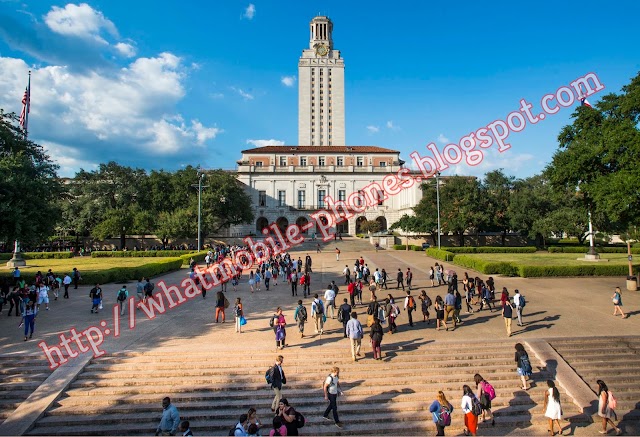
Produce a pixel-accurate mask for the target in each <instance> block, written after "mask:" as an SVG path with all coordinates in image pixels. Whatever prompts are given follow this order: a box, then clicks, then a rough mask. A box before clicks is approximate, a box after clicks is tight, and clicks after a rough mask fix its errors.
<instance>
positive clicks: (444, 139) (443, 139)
mask: <svg viewBox="0 0 640 437" xmlns="http://www.w3.org/2000/svg"><path fill="white" fill-rule="evenodd" d="M438 142H439V143H442V144H448V143H449V138H447V137H445V136H444V135H443V134H440V135H438Z"/></svg>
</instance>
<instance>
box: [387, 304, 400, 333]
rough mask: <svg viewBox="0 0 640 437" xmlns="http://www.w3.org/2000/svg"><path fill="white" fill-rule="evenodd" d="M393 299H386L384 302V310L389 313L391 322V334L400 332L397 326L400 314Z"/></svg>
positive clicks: (388, 318) (388, 316)
mask: <svg viewBox="0 0 640 437" xmlns="http://www.w3.org/2000/svg"><path fill="white" fill-rule="evenodd" d="M391 299H393V298H389V297H388V298H386V299H385V300H384V303H385V305H384V310H385V312H386V313H387V320H388V321H389V334H393V333H394V332H397V331H398V326H397V325H396V317H398V314H397V312H396V308H397V306H396V305H395V304H394V303H393V302H392V301H391Z"/></svg>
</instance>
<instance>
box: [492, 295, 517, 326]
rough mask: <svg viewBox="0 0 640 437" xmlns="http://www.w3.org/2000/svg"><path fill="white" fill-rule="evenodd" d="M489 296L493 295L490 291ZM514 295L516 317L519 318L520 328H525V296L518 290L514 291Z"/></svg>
mask: <svg viewBox="0 0 640 437" xmlns="http://www.w3.org/2000/svg"><path fill="white" fill-rule="evenodd" d="M488 293H489V295H490V294H491V292H490V291H488ZM514 293H515V294H514V295H513V304H514V305H515V306H516V316H517V317H518V326H524V324H523V323H522V310H523V308H524V306H525V303H526V300H525V298H524V296H523V295H521V294H520V290H518V289H517V288H516V289H515V290H514Z"/></svg>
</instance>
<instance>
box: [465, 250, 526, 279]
mask: <svg viewBox="0 0 640 437" xmlns="http://www.w3.org/2000/svg"><path fill="white" fill-rule="evenodd" d="M453 263H454V264H455V265H457V266H460V267H467V268H470V269H473V270H477V271H479V272H481V273H484V274H486V275H497V274H500V275H505V276H517V275H518V269H517V267H516V266H515V265H514V264H512V263H509V262H496V261H485V260H483V259H482V258H478V257H471V256H465V255H456V256H455V258H454V259H453Z"/></svg>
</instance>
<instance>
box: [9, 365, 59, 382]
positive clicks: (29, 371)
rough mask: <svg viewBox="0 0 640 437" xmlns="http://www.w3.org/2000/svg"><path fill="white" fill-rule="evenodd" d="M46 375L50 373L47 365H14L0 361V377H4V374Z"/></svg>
mask: <svg viewBox="0 0 640 437" xmlns="http://www.w3.org/2000/svg"><path fill="white" fill-rule="evenodd" d="M17 374H20V375H47V376H49V375H50V374H51V370H49V367H48V366H39V365H35V364H28V365H25V364H22V365H20V364H16V365H5V364H3V363H0V379H2V378H3V377H4V375H17Z"/></svg>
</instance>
